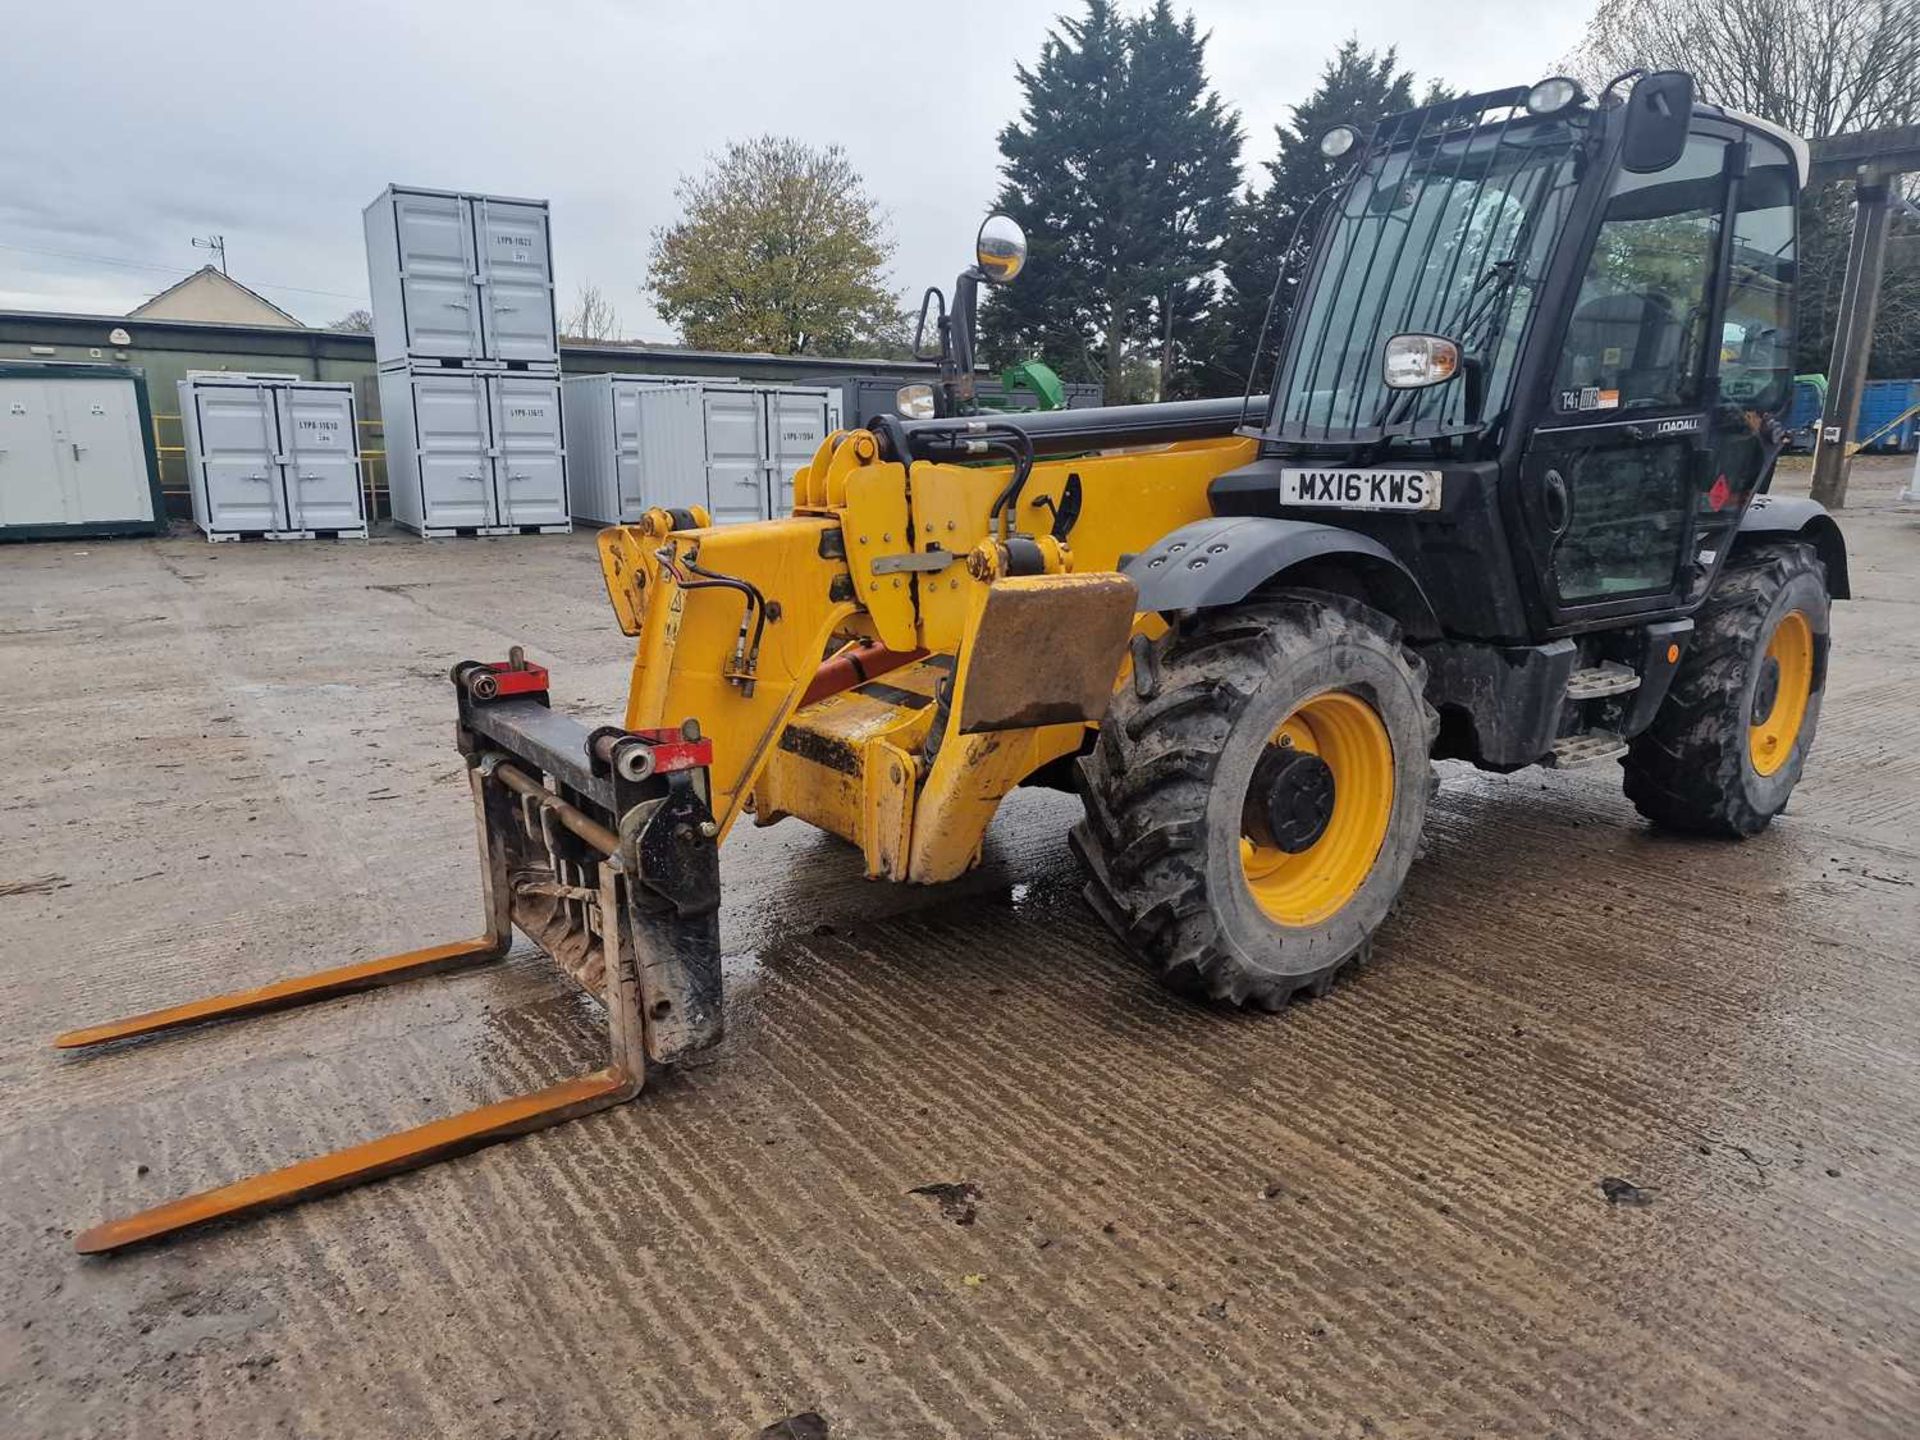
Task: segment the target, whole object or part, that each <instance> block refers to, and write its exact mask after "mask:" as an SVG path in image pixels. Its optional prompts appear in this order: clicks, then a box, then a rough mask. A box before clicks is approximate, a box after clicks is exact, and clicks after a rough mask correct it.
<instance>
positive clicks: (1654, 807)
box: [1620, 545, 1829, 836]
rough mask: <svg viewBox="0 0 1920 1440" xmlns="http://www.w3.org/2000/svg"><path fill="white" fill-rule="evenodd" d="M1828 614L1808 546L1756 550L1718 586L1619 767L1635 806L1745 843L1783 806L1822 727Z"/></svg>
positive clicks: (1670, 824) (1679, 825) (1662, 821)
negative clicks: (1745, 838)
mask: <svg viewBox="0 0 1920 1440" xmlns="http://www.w3.org/2000/svg"><path fill="white" fill-rule="evenodd" d="M1828 610H1829V603H1828V597H1827V582H1826V571H1825V570H1824V568H1823V567H1822V566H1821V564H1820V561H1819V559H1818V558H1817V557H1816V556H1815V555H1814V552H1813V550H1812V548H1811V547H1810V546H1806V545H1773V546H1768V547H1766V548H1764V549H1759V550H1755V551H1753V552H1752V553H1751V554H1749V555H1747V556H1744V557H1742V560H1741V562H1740V563H1739V565H1738V567H1737V568H1733V569H1730V570H1729V571H1728V572H1727V573H1726V574H1725V575H1723V576H1722V577H1721V579H1720V583H1719V585H1718V586H1717V587H1716V588H1715V590H1714V593H1713V596H1712V598H1710V599H1709V600H1708V601H1707V603H1706V604H1705V605H1704V606H1703V607H1702V608H1701V611H1700V614H1699V616H1698V617H1697V618H1696V620H1695V622H1694V643H1693V649H1692V651H1691V653H1689V654H1688V656H1687V658H1686V660H1685V661H1684V662H1682V664H1681V667H1680V673H1679V674H1677V675H1675V676H1674V677H1673V689H1672V690H1671V691H1669V692H1668V694H1667V698H1666V699H1665V701H1663V702H1662V704H1661V706H1660V711H1659V713H1658V714H1657V715H1656V716H1655V717H1654V720H1653V724H1652V725H1650V726H1648V727H1647V729H1646V730H1645V731H1644V732H1643V733H1642V734H1640V735H1638V736H1636V737H1635V738H1634V741H1633V744H1632V747H1631V748H1630V749H1629V750H1628V752H1627V755H1626V757H1625V758H1624V759H1623V760H1622V761H1621V762H1620V763H1621V764H1622V765H1623V766H1624V767H1625V768H1626V790H1627V798H1628V799H1629V800H1631V801H1632V802H1633V804H1634V808H1635V809H1637V810H1639V812H1640V813H1641V814H1642V815H1644V816H1646V817H1647V818H1648V819H1649V820H1652V821H1654V822H1655V823H1656V824H1659V825H1664V826H1666V827H1667V828H1669V829H1673V830H1684V831H1689V832H1692V833H1695V834H1706V835H1732V836H1745V835H1753V834H1757V833H1758V832H1759V831H1761V830H1764V829H1765V828H1766V827H1767V825H1768V824H1770V823H1771V822H1772V820H1773V817H1774V816H1776V815H1778V814H1779V813H1780V812H1781V811H1782V810H1784V809H1786V808H1787V797H1788V796H1789V795H1791V794H1792V793H1793V787H1794V785H1795V783H1796V782H1797V781H1798V780H1799V778H1800V770H1801V767H1802V766H1803V765H1804V764H1805V763H1806V757H1807V750H1808V748H1809V747H1810V746H1811V745H1812V744H1813V734H1814V727H1815V725H1816V724H1817V723H1818V721H1819V718H1820V695H1821V688H1822V681H1823V678H1824V677H1823V675H1822V673H1821V672H1822V671H1823V670H1824V668H1825V666H1824V663H1823V662H1824V657H1825V652H1826V643H1827V619H1828Z"/></svg>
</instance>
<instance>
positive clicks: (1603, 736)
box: [1543, 730, 1627, 770]
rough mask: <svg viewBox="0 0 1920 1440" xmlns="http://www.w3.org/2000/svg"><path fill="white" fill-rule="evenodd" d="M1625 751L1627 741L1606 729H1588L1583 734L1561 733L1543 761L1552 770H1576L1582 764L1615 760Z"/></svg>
mask: <svg viewBox="0 0 1920 1440" xmlns="http://www.w3.org/2000/svg"><path fill="white" fill-rule="evenodd" d="M1626 753H1627V742H1626V741H1625V740H1623V739H1622V738H1621V737H1620V736H1618V735H1615V734H1613V733H1612V732H1611V731H1607V730H1589V731H1588V732H1587V733H1586V734H1585V735H1563V736H1561V737H1560V738H1559V739H1558V740H1556V741H1554V742H1553V749H1552V751H1550V752H1549V753H1548V755H1547V758H1546V760H1545V761H1544V762H1543V763H1544V764H1545V765H1546V766H1547V767H1548V768H1549V769H1553V770H1578V769H1579V768H1580V767H1581V766H1582V765H1598V764H1600V763H1601V762H1602V761H1603V760H1617V759H1619V758H1620V757H1621V756H1622V755H1624V754H1626Z"/></svg>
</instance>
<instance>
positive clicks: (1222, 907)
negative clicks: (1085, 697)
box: [1073, 591, 1437, 1009]
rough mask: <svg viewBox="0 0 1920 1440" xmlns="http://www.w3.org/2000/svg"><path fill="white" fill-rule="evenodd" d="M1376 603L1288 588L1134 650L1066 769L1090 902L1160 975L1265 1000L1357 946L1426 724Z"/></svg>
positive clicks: (1409, 841)
mask: <svg viewBox="0 0 1920 1440" xmlns="http://www.w3.org/2000/svg"><path fill="white" fill-rule="evenodd" d="M1424 683H1425V675H1424V672H1423V668H1422V667H1421V665H1420V664H1419V662H1418V661H1417V660H1414V659H1412V658H1411V657H1410V656H1409V655H1408V654H1407V653H1406V652H1405V651H1404V650H1403V649H1402V647H1401V645H1400V642H1399V636H1398V630H1397V627H1396V626H1395V625H1394V624H1393V622H1392V621H1391V620H1389V619H1388V618H1387V617H1386V616H1384V615H1381V614H1379V613H1378V612H1376V611H1373V610H1370V609H1368V608H1366V607H1365V606H1362V605H1358V604H1356V603H1354V602H1352V601H1349V600H1345V599H1342V598H1340V597H1336V596H1331V595H1322V594H1317V593H1313V592H1299V591H1295V592H1286V593H1284V594H1281V595H1277V596H1275V597H1273V598H1271V599H1262V600H1258V601H1251V602H1248V603H1246V604H1244V605H1241V606H1238V607H1236V608H1234V609H1231V610H1223V611H1210V612H1206V613H1203V614H1202V615H1200V616H1199V617H1197V618H1196V619H1194V620H1192V621H1190V622H1189V623H1188V624H1186V625H1185V626H1183V627H1181V628H1179V629H1177V630H1175V631H1173V632H1170V633H1169V634H1168V635H1167V636H1166V637H1165V638H1164V639H1163V640H1162V641H1160V642H1159V644H1158V645H1157V646H1155V647H1153V649H1152V650H1151V651H1149V652H1148V653H1147V655H1146V658H1145V662H1144V663H1142V662H1141V660H1140V659H1138V658H1136V664H1135V673H1134V675H1133V676H1132V678H1131V681H1130V683H1128V684H1127V685H1126V686H1125V687H1123V689H1122V690H1121V692H1120V693H1119V694H1117V695H1116V696H1115V697H1114V702H1113V706H1112V708H1111V709H1110V710H1109V711H1108V714H1107V717H1106V720H1105V722H1104V723H1103V725H1102V726H1101V730H1100V738H1099V742H1098V744H1097V745H1096V746H1095V747H1094V750H1093V753H1092V754H1091V755H1089V756H1087V757H1086V758H1085V759H1084V760H1083V761H1082V762H1081V771H1080V782H1081V795H1082V799H1083V801H1084V802H1085V805H1086V819H1085V820H1084V821H1083V822H1082V823H1081V824H1079V825H1077V826H1075V827H1074V835H1073V844H1074V850H1075V852H1076V853H1077V854H1078V855H1079V856H1080V859H1081V862H1082V864H1083V865H1084V866H1085V868H1086V871H1087V877H1088V878H1087V886H1086V895H1087V899H1088V901H1089V903H1091V904H1092V906H1093V908H1094V909H1095V910H1096V911H1097V912H1099V914H1100V915H1101V917H1102V918H1103V919H1105V920H1106V922H1107V924H1108V925H1109V926H1110V927H1111V928H1112V929H1113V931H1114V933H1115V934H1117V935H1118V936H1119V937H1120V938H1121V940H1123V941H1124V942H1125V943H1126V944H1127V945H1128V946H1129V947H1130V948H1131V949H1133V950H1135V951H1136V952H1138V953H1139V954H1141V955H1142V956H1144V957H1145V958H1146V959H1147V961H1148V962H1149V963H1150V964H1151V965H1152V966H1153V967H1154V969H1155V970H1156V971H1157V972H1158V973H1159V974H1160V975H1161V977H1162V978H1163V979H1164V980H1166V981H1167V983H1169V984H1170V985H1172V986H1173V987H1174V988H1176V989H1179V990H1181V991H1183V992H1186V993H1190V994H1197V995H1203V996H1207V997H1211V998H1214V999H1221V1000H1228V1001H1231V1002H1233V1003H1235V1004H1256V1005H1261V1006H1265V1007H1267V1008H1270V1009H1271V1008H1275V1007H1277V1006H1279V1005H1281V1004H1284V1003H1285V1001H1286V1000H1287V998H1288V997H1289V996H1290V995H1293V994H1294V993H1296V992H1298V991H1306V992H1309V993H1313V994H1319V993H1322V992H1324V991H1325V990H1326V988H1327V987H1328V986H1330V985H1331V984H1332V983H1333V980H1334V978H1335V977H1336V976H1337V975H1338V974H1339V973H1340V971H1341V970H1342V969H1343V968H1344V967H1345V966H1347V965H1348V964H1349V963H1350V962H1352V961H1353V960H1355V959H1356V958H1357V957H1358V956H1360V955H1361V954H1362V953H1363V952H1364V950H1365V948H1366V946H1367V943H1368V941H1369V940H1370V939H1371V937H1372V935H1373V932H1374V931H1375V930H1376V929H1377V928H1378V927H1379V925H1380V923H1381V921H1383V920H1384V919H1385V918H1386V916H1387V913H1388V911H1389V909H1390V908H1391V907H1392V904H1393V901H1394V899H1395V897H1396V896H1397V895H1398V894H1399V891H1400V886H1401V882H1402V881H1403V880H1405V878H1406V874H1407V870H1408V867H1409V866H1410V865H1411V864H1412V863H1413V856H1414V849H1415V846H1416V845H1417V843H1418V840H1419V833H1420V827H1421V824H1422V822H1423V821H1424V819H1425V817H1426V807H1427V795H1428V790H1429V786H1428V775H1429V768H1430V767H1429V761H1428V755H1429V752H1430V751H1431V749H1432V743H1433V735H1434V731H1435V729H1436V728H1437V720H1436V717H1435V715H1434V712H1433V711H1432V709H1431V708H1430V707H1429V706H1428V705H1427V703H1426V700H1425V698H1424V695H1423V687H1424Z"/></svg>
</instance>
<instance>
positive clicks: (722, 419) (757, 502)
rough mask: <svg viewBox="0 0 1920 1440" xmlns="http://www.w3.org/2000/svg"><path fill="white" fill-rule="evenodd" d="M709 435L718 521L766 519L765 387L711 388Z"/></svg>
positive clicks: (706, 401) (711, 493) (706, 412)
mask: <svg viewBox="0 0 1920 1440" xmlns="http://www.w3.org/2000/svg"><path fill="white" fill-rule="evenodd" d="M701 405H702V414H703V417H704V419H705V422H706V425H705V428H706V435H707V508H708V509H709V510H711V511H712V512H713V523H714V524H716V525H730V524H733V523H735V522H736V521H741V520H765V519H766V518H767V517H768V510H767V458H766V449H765V438H766V436H765V431H764V428H763V427H764V423H765V422H764V421H763V420H762V418H761V416H762V413H763V410H762V404H761V397H760V392H759V391H757V390H722V389H711V390H708V391H707V392H706V394H705V395H703V396H702V397H701Z"/></svg>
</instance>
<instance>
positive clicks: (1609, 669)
mask: <svg viewBox="0 0 1920 1440" xmlns="http://www.w3.org/2000/svg"><path fill="white" fill-rule="evenodd" d="M1639 688H1640V677H1639V675H1638V674H1636V673H1635V672H1634V671H1632V670H1629V669H1628V668H1627V667H1626V666H1625V665H1616V664H1613V663H1612V662H1611V661H1609V662H1607V663H1605V664H1601V665H1592V666H1589V667H1588V668H1587V669H1585V670H1576V671H1574V672H1573V674H1571V675H1569V676H1568V677H1567V698H1568V699H1569V700H1600V699H1604V698H1605V697H1606V696H1608V695H1625V694H1626V693H1627V692H1628V691H1630V690H1638V689H1639Z"/></svg>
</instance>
